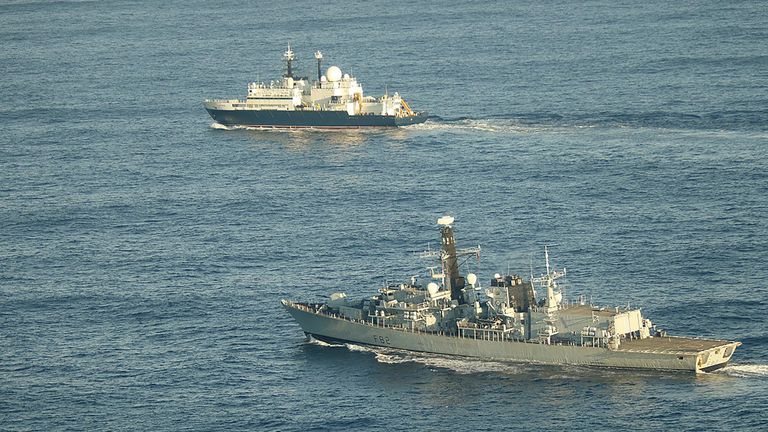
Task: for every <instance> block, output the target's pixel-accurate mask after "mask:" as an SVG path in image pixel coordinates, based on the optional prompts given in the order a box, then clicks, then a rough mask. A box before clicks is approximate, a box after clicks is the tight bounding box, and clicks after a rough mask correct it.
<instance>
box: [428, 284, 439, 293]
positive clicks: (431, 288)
mask: <svg viewBox="0 0 768 432" xmlns="http://www.w3.org/2000/svg"><path fill="white" fill-rule="evenodd" d="M439 289H440V287H439V286H437V284H436V283H434V282H430V283H429V284H427V291H428V292H429V295H435V294H437V290H439Z"/></svg>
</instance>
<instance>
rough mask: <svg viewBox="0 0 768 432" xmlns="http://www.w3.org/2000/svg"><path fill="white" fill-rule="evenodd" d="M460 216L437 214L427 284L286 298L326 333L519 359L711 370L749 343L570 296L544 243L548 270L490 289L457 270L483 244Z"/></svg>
mask: <svg viewBox="0 0 768 432" xmlns="http://www.w3.org/2000/svg"><path fill="white" fill-rule="evenodd" d="M453 222H454V220H453V218H452V217H449V216H446V217H443V218H440V219H439V220H438V224H439V225H440V227H441V228H440V230H441V249H440V250H439V251H433V252H426V253H424V254H423V256H424V257H427V258H429V257H435V258H437V259H438V260H439V262H440V266H439V267H436V268H434V269H433V270H432V271H431V272H430V275H429V278H430V282H429V283H427V284H426V286H422V285H421V284H419V283H418V278H417V277H412V278H411V280H410V282H409V283H403V284H394V285H392V284H387V285H386V286H384V287H382V288H381V289H379V293H378V294H376V295H374V296H371V297H369V298H365V299H362V300H350V299H349V298H347V296H346V295H345V294H343V293H334V294H332V295H331V296H330V300H329V301H326V302H294V301H289V300H282V304H283V306H284V307H285V309H286V310H287V311H288V312H289V313H290V314H291V315H292V316H293V318H294V319H296V321H297V322H298V323H299V325H300V326H301V328H302V329H303V331H304V332H305V334H306V335H307V336H311V337H313V338H316V339H318V340H322V341H327V342H333V341H340V342H352V343H359V344H365V345H374V346H383V347H391V348H398V349H405V350H411V351H419V352H429V353H437V354H446V355H459V356H469V357H480V358H488V359H496V360H507V361H515V362H531V363H542V364H553V365H565V364H568V365H583V366H599V367H615V368H637V369H655V370H672V371H690V372H710V371H713V370H715V369H719V368H722V367H724V366H725V365H726V364H727V363H728V361H729V360H730V359H731V357H732V355H733V353H734V350H735V349H736V348H737V347H738V346H739V345H741V343H740V342H736V341H726V340H715V339H704V338H691V337H680V336H670V335H668V334H667V333H666V332H665V331H663V330H661V329H658V328H657V327H656V326H655V325H654V324H653V323H652V322H651V320H649V319H647V318H645V317H643V315H642V313H641V311H640V309H633V308H629V307H613V308H609V307H598V306H595V305H589V304H586V303H585V302H584V301H575V302H568V301H565V300H564V299H563V293H562V291H561V290H560V286H559V285H558V280H559V279H561V278H562V277H563V276H565V274H566V271H565V269H563V270H555V269H554V268H550V263H549V251H548V250H547V249H546V248H545V261H546V262H545V264H546V273H544V274H542V275H541V276H539V277H531V278H530V279H529V280H527V281H526V280H524V279H523V278H522V277H521V276H519V275H515V274H509V275H501V274H498V273H497V274H495V275H494V276H493V277H492V278H491V279H490V284H489V286H488V287H486V288H483V287H481V284H480V283H479V280H478V278H477V276H476V275H475V274H473V273H468V274H467V275H466V277H465V276H463V275H462V274H461V272H460V271H459V267H460V266H459V261H460V259H461V258H462V257H465V256H468V255H477V254H479V253H480V248H479V246H478V247H476V248H468V249H457V248H456V246H455V241H454V235H453V226H452V224H453ZM483 292H484V293H483ZM483 294H484V295H483Z"/></svg>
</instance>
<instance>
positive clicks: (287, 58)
mask: <svg viewBox="0 0 768 432" xmlns="http://www.w3.org/2000/svg"><path fill="white" fill-rule="evenodd" d="M283 58H284V59H285V62H286V63H287V64H288V73H286V74H285V77H286V78H293V68H292V63H293V58H294V56H293V50H291V44H290V43H289V44H288V49H287V50H286V51H285V52H284V53H283Z"/></svg>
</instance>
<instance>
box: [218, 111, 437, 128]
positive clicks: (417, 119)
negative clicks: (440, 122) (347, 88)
mask: <svg viewBox="0 0 768 432" xmlns="http://www.w3.org/2000/svg"><path fill="white" fill-rule="evenodd" d="M206 110H207V111H208V114H210V115H211V117H212V118H213V119H214V120H215V121H216V122H217V123H220V124H223V125H225V126H251V127H270V128H289V129H292V128H319V129H360V128H370V127H398V126H407V125H412V124H417V123H424V122H425V121H426V120H427V114H426V113H417V114H415V115H412V116H405V117H396V116H383V115H375V114H367V115H349V114H348V113H347V112H346V111H298V110H297V111H287V110H286V111H281V110H221V109H213V108H207V107H206Z"/></svg>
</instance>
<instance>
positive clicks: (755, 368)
mask: <svg viewBox="0 0 768 432" xmlns="http://www.w3.org/2000/svg"><path fill="white" fill-rule="evenodd" d="M717 372H719V373H724V374H727V375H730V376H734V377H739V378H757V377H768V365H764V364H752V365H750V364H732V365H729V366H726V367H724V368H722V369H720V370H719V371H717Z"/></svg>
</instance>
